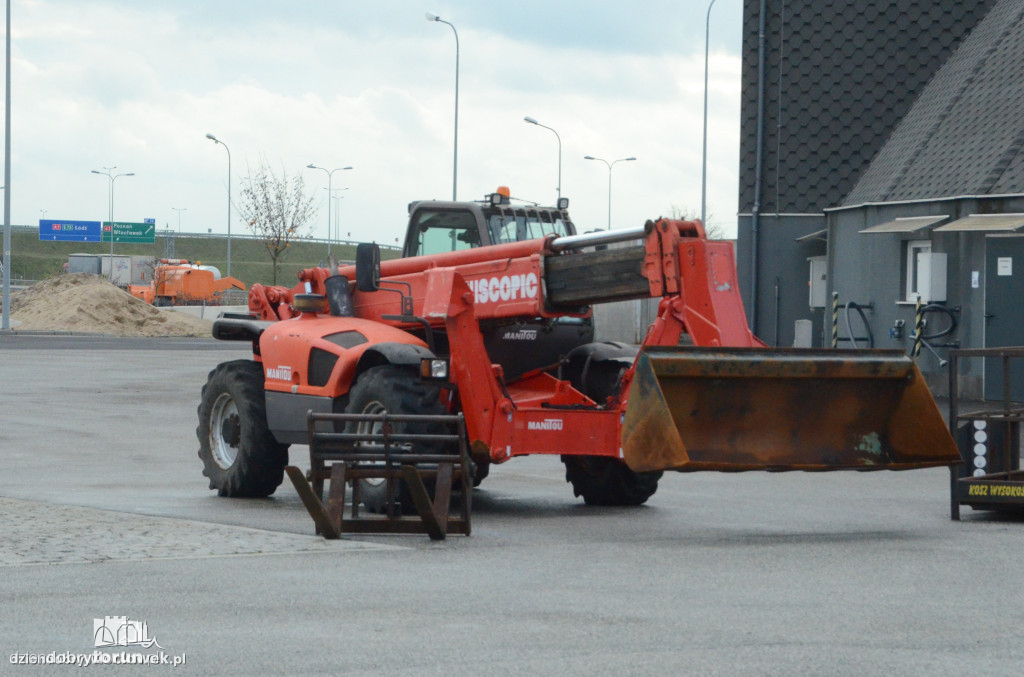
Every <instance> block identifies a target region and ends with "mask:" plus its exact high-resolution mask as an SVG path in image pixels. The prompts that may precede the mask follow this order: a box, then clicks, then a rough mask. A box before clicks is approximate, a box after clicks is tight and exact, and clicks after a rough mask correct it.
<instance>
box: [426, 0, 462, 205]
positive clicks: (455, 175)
mask: <svg viewBox="0 0 1024 677" xmlns="http://www.w3.org/2000/svg"><path fill="white" fill-rule="evenodd" d="M426 19H427V21H436V22H438V23H443V24H448V25H449V26H451V29H452V33H454V34H455V151H454V158H453V160H452V202H454V201H455V200H456V191H457V188H458V182H459V32H458V31H457V30H455V26H454V25H452V24H451V22H448V21H445V20H444V19H442V18H441V17H439V16H438V15H436V14H431V13H430V12H427V16H426Z"/></svg>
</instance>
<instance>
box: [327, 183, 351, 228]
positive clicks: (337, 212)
mask: <svg viewBox="0 0 1024 677" xmlns="http://www.w3.org/2000/svg"><path fill="white" fill-rule="evenodd" d="M324 190H326V191H327V194H328V195H329V196H330V198H331V199H332V200H334V202H332V204H333V205H334V231H333V232H334V235H333V239H335V240H339V241H340V240H341V228H340V222H341V218H340V216H341V206H340V203H339V200H342V199H343V198H344V197H345V196H344V195H338V193H340V192H341V191H343V190H348V186H346V187H344V188H324Z"/></svg>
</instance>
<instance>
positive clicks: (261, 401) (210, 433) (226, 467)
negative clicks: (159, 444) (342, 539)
mask: <svg viewBox="0 0 1024 677" xmlns="http://www.w3.org/2000/svg"><path fill="white" fill-rule="evenodd" d="M198 413H199V426H198V427H197V428H196V436H197V437H198V438H199V458H200V459H201V460H202V461H203V474H204V475H206V476H207V477H208V478H210V488H211V489H216V490H217V493H218V494H220V495H221V496H234V497H248V498H254V497H265V496H270V495H271V494H272V493H274V491H275V490H276V489H277V487H278V486H280V485H281V481H282V480H283V479H284V467H285V466H286V465H287V464H288V445H287V444H280V443H278V441H277V440H276V439H275V438H274V435H273V434H272V433H271V432H270V430H269V429H268V428H267V409H266V398H265V394H264V391H263V367H262V366H261V365H260V364H259V363H257V362H254V361H252V360H235V361H233V362H224V363H222V364H220V365H218V366H217V367H216V368H215V369H214V370H213V371H211V372H210V376H209V379H208V380H207V381H206V385H205V386H203V394H202V400H201V401H200V403H199V412H198Z"/></svg>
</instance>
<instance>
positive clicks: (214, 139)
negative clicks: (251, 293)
mask: <svg viewBox="0 0 1024 677" xmlns="http://www.w3.org/2000/svg"><path fill="white" fill-rule="evenodd" d="M206 138H208V139H209V140H210V141H213V142H214V143H219V144H220V145H222V146H224V150H226V151H227V152H228V277H231V149H230V148H228V145H227V144H226V143H224V142H223V141H221V140H220V139H218V138H217V137H216V136H214V135H213V134H207V135H206Z"/></svg>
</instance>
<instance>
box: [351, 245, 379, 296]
mask: <svg viewBox="0 0 1024 677" xmlns="http://www.w3.org/2000/svg"><path fill="white" fill-rule="evenodd" d="M356 289H358V290H359V291H377V290H378V289H380V247H378V246H377V244H376V243H373V242H360V243H359V244H357V245H356Z"/></svg>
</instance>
